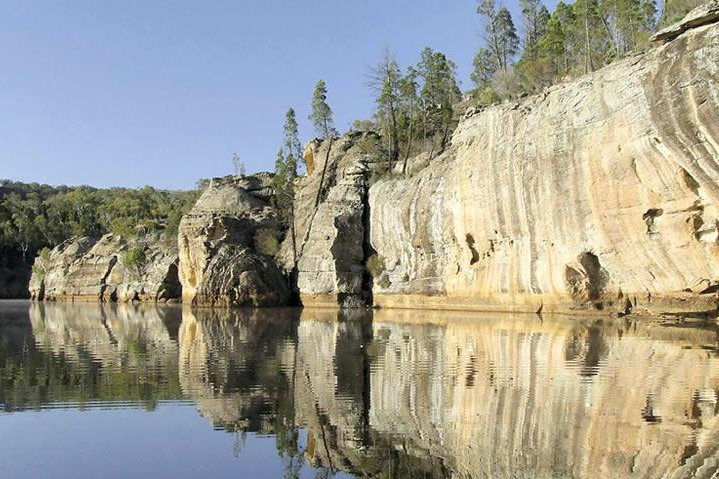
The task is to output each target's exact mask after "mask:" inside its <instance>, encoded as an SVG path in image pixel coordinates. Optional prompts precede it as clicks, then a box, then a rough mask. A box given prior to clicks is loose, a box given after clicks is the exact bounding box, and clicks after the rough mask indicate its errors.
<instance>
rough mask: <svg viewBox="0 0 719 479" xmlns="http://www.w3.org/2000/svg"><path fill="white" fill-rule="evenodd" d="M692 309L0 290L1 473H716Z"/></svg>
mask: <svg viewBox="0 0 719 479" xmlns="http://www.w3.org/2000/svg"><path fill="white" fill-rule="evenodd" d="M698 326H700V327H697V325H693V326H691V327H689V326H687V325H686V324H680V323H677V322H672V323H669V324H664V323H661V322H649V321H642V322H631V321H625V320H611V319H605V320H597V319H578V318H570V317H566V318H562V317H560V318H550V317H544V318H540V317H538V316H534V315H520V316H512V315H470V314H462V313H451V312H417V311H411V312H410V311H395V312H391V311H379V312H374V313H371V312H363V313H356V314H354V315H347V314H341V313H338V312H336V311H311V310H304V311H302V312H300V311H299V310H280V311H276V310H263V311H260V310H234V311H228V310H212V309H199V310H197V309H195V310H190V309H187V308H186V309H183V308H181V307H155V306H143V307H135V306H104V307H101V306H99V305H80V306H78V305H74V306H73V305H62V304H60V305H52V304H50V305H32V304H30V303H26V302H4V303H0V409H2V412H0V477H2V478H11V477H13V478H14V477H29V478H43V477H47V478H84V477H87V478H99V477H103V478H113V477H117V478H120V477H134V478H140V477H147V478H158V479H159V478H165V477H173V478H174V477H187V478H198V477H208V478H219V477H268V478H272V477H288V478H289V477H306V478H315V477H321V478H324V477H355V476H362V477H364V476H370V477H382V478H429V477H441V478H450V477H451V478H475V477H477V478H479V477H491V478H505V477H506V478H524V477H526V478H562V477H586V478H602V477H606V478H621V477H645V478H660V477H672V478H694V477H707V478H709V477H717V475H718V474H719V419H717V412H719V407H718V403H717V398H718V396H717V395H718V394H719V359H718V357H717V328H716V326H715V325H714V324H713V323H711V324H700V325H698Z"/></svg>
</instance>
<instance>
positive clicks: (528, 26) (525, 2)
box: [519, 0, 549, 60]
mask: <svg viewBox="0 0 719 479" xmlns="http://www.w3.org/2000/svg"><path fill="white" fill-rule="evenodd" d="M519 4H520V6H521V7H522V23H523V25H524V45H523V49H524V53H523V55H522V58H523V59H531V60H534V59H536V58H537V44H538V43H539V39H540V38H542V35H544V31H545V29H546V26H547V22H548V21H549V10H547V7H545V6H544V5H542V2H541V0H519Z"/></svg>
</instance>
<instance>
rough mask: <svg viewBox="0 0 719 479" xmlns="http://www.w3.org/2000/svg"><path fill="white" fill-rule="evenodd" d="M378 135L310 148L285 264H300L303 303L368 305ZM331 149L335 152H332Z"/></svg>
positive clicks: (357, 134) (285, 249)
mask: <svg viewBox="0 0 719 479" xmlns="http://www.w3.org/2000/svg"><path fill="white" fill-rule="evenodd" d="M377 139H378V138H377V136H376V135H375V134H373V133H361V132H353V133H349V134H347V135H344V136H343V137H341V138H339V139H334V140H332V141H330V140H325V141H324V142H319V141H315V142H312V143H310V144H309V145H308V147H307V148H306V150H305V163H306V164H307V172H308V174H307V175H306V176H304V177H301V178H299V179H298V180H297V183H296V185H295V191H296V193H295V206H294V211H295V219H294V224H295V228H294V231H295V246H294V249H293V246H292V238H290V237H288V238H286V239H285V243H284V244H283V251H282V254H283V260H284V266H285V268H286V269H287V270H288V271H291V270H293V268H294V264H293V263H294V261H293V260H294V257H295V254H296V274H297V288H298V289H299V293H300V300H301V301H302V303H303V304H312V305H315V306H317V305H321V306H337V305H339V306H344V307H357V306H362V305H365V304H367V302H368V301H369V298H368V296H367V294H366V293H367V287H366V284H365V279H366V276H365V267H364V261H365V257H366V256H367V254H366V251H365V223H366V218H365V216H364V215H365V203H366V201H367V189H368V175H369V163H371V162H373V161H374V160H375V157H374V156H373V154H372V152H373V151H374V150H375V149H376V147H375V143H376V141H377ZM328 148H329V155H328V151H327V150H328Z"/></svg>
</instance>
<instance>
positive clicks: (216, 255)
mask: <svg viewBox="0 0 719 479" xmlns="http://www.w3.org/2000/svg"><path fill="white" fill-rule="evenodd" d="M270 180H271V178H270V176H269V175H262V176H255V177H239V178H235V177H225V178H215V179H213V180H212V181H211V182H210V185H209V186H208V187H207V189H206V190H205V192H204V193H203V194H202V196H201V197H200V198H199V199H198V201H197V203H196V204H195V206H194V207H193V208H192V210H191V211H190V212H189V213H188V214H186V215H185V216H184V217H183V218H182V221H181V222H180V227H179V233H178V240H177V241H178V248H179V277H180V282H181V283H182V300H183V302H184V303H188V304H196V305H222V306H281V305H284V304H287V303H288V301H289V299H290V294H289V288H288V286H287V281H286V279H285V277H284V275H283V273H282V271H281V270H280V268H279V267H278V266H277V265H276V263H275V260H274V258H272V257H271V256H269V255H266V254H262V253H260V252H258V244H257V241H256V240H257V238H259V236H258V233H259V232H262V231H264V232H266V233H268V234H270V235H272V234H275V233H274V232H276V231H277V229H278V223H277V218H276V215H275V211H274V209H273V208H272V207H271V206H270V203H269V202H268V200H269V198H270V197H271V187H270Z"/></svg>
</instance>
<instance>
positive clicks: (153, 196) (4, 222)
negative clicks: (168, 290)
mask: <svg viewBox="0 0 719 479" xmlns="http://www.w3.org/2000/svg"><path fill="white" fill-rule="evenodd" d="M197 195H198V193H197V191H195V190H191V191H165V190H157V189H155V188H152V187H149V186H146V187H144V188H140V189H131V188H109V189H100V188H92V187H89V186H77V187H70V186H49V185H41V184H37V183H30V184H27V183H20V182H14V181H9V180H2V181H0V296H3V297H17V296H18V295H21V296H24V295H26V294H27V291H26V290H27V280H28V279H29V277H28V273H29V269H30V265H32V262H33V260H34V259H35V256H36V255H37V253H38V251H40V250H41V249H42V248H52V247H54V246H56V245H58V244H60V243H62V242H63V241H65V240H66V239H68V238H70V237H72V236H92V237H99V236H101V235H103V234H105V233H108V232H113V233H116V234H119V235H124V236H132V235H134V234H136V233H137V232H138V231H142V230H143V229H144V230H152V229H154V230H161V229H163V230H166V232H167V233H168V234H167V235H166V237H167V238H172V239H173V240H174V238H175V236H176V234H175V232H176V231H177V226H178V224H179V222H180V218H182V215H183V213H184V212H185V211H187V210H189V209H190V208H191V207H192V205H193V204H194V202H195V200H196V199H197ZM18 288H22V289H18Z"/></svg>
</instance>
